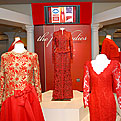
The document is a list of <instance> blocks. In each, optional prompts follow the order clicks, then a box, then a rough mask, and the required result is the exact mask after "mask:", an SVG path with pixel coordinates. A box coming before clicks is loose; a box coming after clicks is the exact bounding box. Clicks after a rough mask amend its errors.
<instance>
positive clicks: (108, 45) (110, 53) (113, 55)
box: [101, 38, 119, 61]
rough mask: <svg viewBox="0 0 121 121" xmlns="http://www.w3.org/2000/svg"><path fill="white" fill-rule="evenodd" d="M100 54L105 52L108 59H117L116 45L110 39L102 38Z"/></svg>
mask: <svg viewBox="0 0 121 121" xmlns="http://www.w3.org/2000/svg"><path fill="white" fill-rule="evenodd" d="M101 54H105V55H106V56H107V58H108V59H109V60H117V61H119V52H118V46H117V45H116V43H115V42H114V41H113V40H112V39H108V38H105V39H104V40H103V43H102V50H101Z"/></svg>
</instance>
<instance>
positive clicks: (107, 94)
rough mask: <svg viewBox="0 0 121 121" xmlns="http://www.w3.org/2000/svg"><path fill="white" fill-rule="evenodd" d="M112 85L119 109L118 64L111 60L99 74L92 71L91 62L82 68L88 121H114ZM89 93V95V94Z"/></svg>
mask: <svg viewBox="0 0 121 121" xmlns="http://www.w3.org/2000/svg"><path fill="white" fill-rule="evenodd" d="M112 77H113V78H112ZM113 83H115V84H116V94H117V99H118V103H119V107H120V109H121V88H120V87H121V76H120V63H119V62H118V61H115V60H112V61H111V62H110V64H109V65H108V66H107V67H106V68H105V69H104V70H103V72H101V73H100V74H97V73H96V72H95V71H94V70H93V67H92V64H91V61H90V62H87V63H86V65H85V67H84V86H83V100H84V106H85V107H86V106H89V111H90V121H116V101H115V98H114V95H113V91H112V90H113V89H112V85H113ZM90 91H91V93H89V92H90Z"/></svg>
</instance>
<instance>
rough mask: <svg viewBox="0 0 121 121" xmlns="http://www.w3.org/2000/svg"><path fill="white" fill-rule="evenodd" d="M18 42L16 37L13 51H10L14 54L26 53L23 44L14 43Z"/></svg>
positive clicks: (18, 38)
mask: <svg viewBox="0 0 121 121" xmlns="http://www.w3.org/2000/svg"><path fill="white" fill-rule="evenodd" d="M19 40H20V37H16V38H15V45H14V49H13V50H12V51H14V52H16V53H23V52H26V51H27V50H26V49H25V48H24V44H23V43H21V42H18V43H16V42H17V41H19ZM13 44H14V43H13Z"/></svg>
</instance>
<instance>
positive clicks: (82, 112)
mask: <svg viewBox="0 0 121 121" xmlns="http://www.w3.org/2000/svg"><path fill="white" fill-rule="evenodd" d="M52 92H53V91H47V92H45V93H43V101H42V103H41V106H42V108H43V113H44V116H45V120H46V121H89V112H88V108H84V106H83V93H82V92H79V91H76V90H74V91H73V94H74V98H73V99H72V100H71V101H51V99H52Z"/></svg>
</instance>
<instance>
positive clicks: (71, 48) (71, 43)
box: [70, 33, 73, 59]
mask: <svg viewBox="0 0 121 121" xmlns="http://www.w3.org/2000/svg"><path fill="white" fill-rule="evenodd" d="M70 52H71V59H73V40H72V35H71V33H70Z"/></svg>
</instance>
